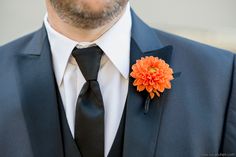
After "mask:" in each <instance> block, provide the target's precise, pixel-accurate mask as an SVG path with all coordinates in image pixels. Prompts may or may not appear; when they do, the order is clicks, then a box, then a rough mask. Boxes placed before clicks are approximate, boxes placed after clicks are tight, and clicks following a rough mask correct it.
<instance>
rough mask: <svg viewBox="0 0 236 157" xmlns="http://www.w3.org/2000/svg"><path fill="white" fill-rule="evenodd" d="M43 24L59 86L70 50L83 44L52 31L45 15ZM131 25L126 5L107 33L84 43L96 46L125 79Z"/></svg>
mask: <svg viewBox="0 0 236 157" xmlns="http://www.w3.org/2000/svg"><path fill="white" fill-rule="evenodd" d="M44 24H45V27H46V30H47V34H48V39H49V43H50V47H51V52H52V59H53V67H54V72H55V76H56V80H57V84H58V85H59V86H60V85H61V83H62V80H63V76H64V73H65V70H66V67H67V64H68V61H69V58H70V56H71V52H72V50H73V49H74V47H76V46H78V45H82V47H83V46H84V44H85V43H84V42H83V43H78V42H77V41H74V40H71V39H69V38H67V37H66V36H64V35H62V34H60V33H59V32H57V31H56V30H54V29H53V28H52V27H51V26H50V24H49V23H48V20H47V14H46V16H45V18H44ZM131 25H132V20H131V12H130V4H129V3H128V4H127V7H126V10H125V13H124V14H123V15H122V17H121V18H120V19H119V20H118V21H117V22H116V23H115V24H114V25H113V26H112V27H111V28H110V29H109V30H108V31H107V32H105V33H104V34H103V35H102V36H101V37H99V38H98V39H97V40H95V41H94V42H91V43H86V44H87V45H93V44H96V45H98V46H99V47H100V48H101V49H102V50H103V51H104V53H105V55H106V56H107V57H108V58H109V60H110V61H111V62H112V63H113V65H114V66H115V67H116V68H117V69H118V70H119V72H120V73H121V74H122V76H123V77H124V78H126V79H128V77H129V58H130V57H129V56H130V40H131Z"/></svg>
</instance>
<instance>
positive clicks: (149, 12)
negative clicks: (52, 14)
mask: <svg viewBox="0 0 236 157" xmlns="http://www.w3.org/2000/svg"><path fill="white" fill-rule="evenodd" d="M130 2H131V5H132V7H133V9H134V10H135V11H136V13H137V14H138V15H139V16H140V17H141V18H142V19H143V20H144V21H146V22H147V23H148V24H150V25H151V26H153V27H156V28H158V29H161V30H165V31H168V32H172V33H175V34H178V35H181V36H184V37H187V38H190V39H193V40H197V41H200V42H203V43H207V44H210V45H213V46H217V47H220V48H224V49H228V50H230V51H234V52H236V9H235V8H236V0H131V1H130ZM44 15H45V6H44V0H41V1H40V0H38V1H33V0H20V1H16V0H0V45H3V44H5V43H7V42H9V41H11V40H13V39H16V38H18V37H20V36H22V35H25V34H27V33H29V32H32V31H34V30H36V29H38V28H39V27H41V25H42V21H43V17H44Z"/></svg>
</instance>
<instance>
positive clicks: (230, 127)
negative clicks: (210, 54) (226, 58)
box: [222, 55, 236, 157]
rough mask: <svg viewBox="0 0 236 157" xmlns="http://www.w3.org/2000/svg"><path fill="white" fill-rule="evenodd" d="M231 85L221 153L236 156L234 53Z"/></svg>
mask: <svg viewBox="0 0 236 157" xmlns="http://www.w3.org/2000/svg"><path fill="white" fill-rule="evenodd" d="M231 85H232V86H231V93H230V97H229V101H228V102H229V104H228V108H227V110H226V119H225V125H224V126H225V128H224V134H223V143H222V144H223V147H222V148H223V150H222V153H224V154H227V155H228V156H235V157H236V55H234V67H233V74H232V83H231Z"/></svg>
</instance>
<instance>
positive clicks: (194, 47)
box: [155, 29, 234, 61]
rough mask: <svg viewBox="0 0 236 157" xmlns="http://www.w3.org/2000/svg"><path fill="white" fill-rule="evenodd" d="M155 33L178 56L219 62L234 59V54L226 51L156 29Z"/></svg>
mask: <svg viewBox="0 0 236 157" xmlns="http://www.w3.org/2000/svg"><path fill="white" fill-rule="evenodd" d="M155 32H156V34H157V36H158V38H159V39H160V40H161V42H162V43H163V44H164V45H172V46H173V47H174V50H175V52H176V53H179V54H180V55H187V56H189V55H191V56H193V57H194V58H196V59H197V58H199V59H200V58H204V59H210V60H221V61H224V60H225V61H227V60H228V59H230V60H231V61H232V59H233V58H234V54H233V53H232V52H230V51H227V50H223V49H220V48H216V47H213V46H210V45H207V44H204V43H200V42H197V41H193V40H190V39H187V38H184V37H181V36H178V35H174V34H171V33H167V32H164V31H160V30H157V29H155Z"/></svg>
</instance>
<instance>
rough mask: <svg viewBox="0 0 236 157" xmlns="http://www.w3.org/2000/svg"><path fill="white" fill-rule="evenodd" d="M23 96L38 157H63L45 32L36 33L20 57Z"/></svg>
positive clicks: (27, 122) (24, 110)
mask: <svg viewBox="0 0 236 157" xmlns="http://www.w3.org/2000/svg"><path fill="white" fill-rule="evenodd" d="M18 68H19V69H18V72H19V75H18V77H19V78H18V80H19V86H20V87H19V90H20V91H19V93H20V95H21V104H22V110H23V113H24V117H25V121H26V124H27V130H28V134H29V137H30V143H31V146H32V151H33V154H34V156H35V157H42V156H43V157H52V156H57V157H62V156H63V152H62V151H63V149H62V148H63V147H62V139H61V132H60V123H59V116H58V107H57V97H56V92H55V91H56V90H55V89H56V88H55V81H54V74H53V70H52V63H51V53H50V47H49V43H48V40H47V37H46V31H45V28H44V27H42V29H41V30H39V31H38V32H36V33H35V34H34V36H33V38H32V39H31V42H30V43H29V44H28V47H27V48H26V49H25V51H24V52H22V53H21V54H20V55H19V57H18Z"/></svg>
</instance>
